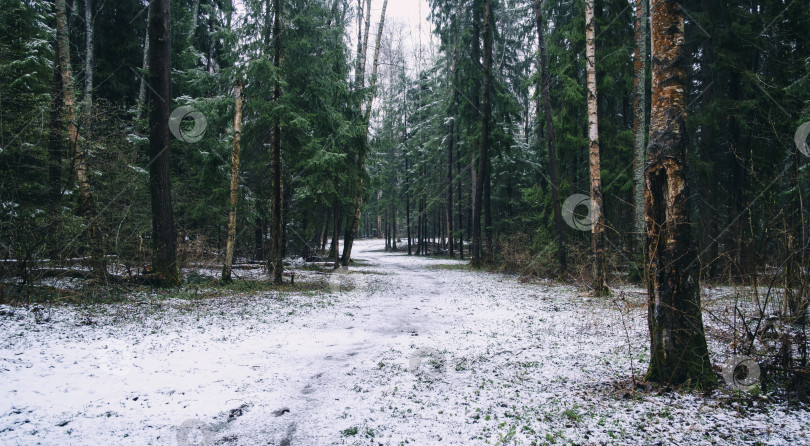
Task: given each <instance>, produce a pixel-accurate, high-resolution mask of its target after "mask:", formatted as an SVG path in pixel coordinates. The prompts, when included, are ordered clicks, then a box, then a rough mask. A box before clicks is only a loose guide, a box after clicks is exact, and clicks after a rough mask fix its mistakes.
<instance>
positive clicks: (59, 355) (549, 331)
mask: <svg viewBox="0 0 810 446" xmlns="http://www.w3.org/2000/svg"><path fill="white" fill-rule="evenodd" d="M381 248H382V242H381V241H379V240H358V241H357V242H356V245H355V258H356V259H358V266H357V267H352V268H351V270H350V271H348V272H336V273H332V274H328V275H326V274H320V273H313V272H308V271H306V270H300V271H299V273H298V275H297V277H302V278H303V280H316V279H319V278H320V279H322V280H327V281H328V284H329V286H328V289H327V290H326V291H311V292H301V293H295V294H287V293H282V294H279V293H277V292H263V293H257V294H255V295H249V296H232V297H227V298H217V299H204V300H202V299H201V300H197V301H194V302H188V301H182V300H180V299H173V300H172V299H170V300H165V301H163V302H162V303H161V304H160V305H155V304H151V305H136V304H132V305H128V304H127V305H116V306H112V305H111V306H104V307H102V308H94V309H87V308H77V307H52V308H45V309H39V310H36V311H34V310H29V311H26V310H22V309H19V308H11V307H3V308H2V310H3V314H2V316H0V334H2V336H3V342H2V345H1V346H0V383H2V384H0V401H2V403H0V404H2V406H0V443H2V444H116V445H117V444H137V445H142V444H155V445H158V444H160V445H164V444H165V445H191V444H198V445H213V444H222V445H259V444H268V445H302V446H309V445H325V444H326V445H328V444H370V443H372V441H373V443H376V444H392V445H395V444H396V445H398V444H403V443H407V444H415V445H430V444H439V443H441V444H454V445H470V444H551V443H558V444H559V443H569V442H571V443H575V444H609V443H616V444H634V443H637V444H651V443H656V442H664V443H673V442H674V443H680V444H699V443H704V442H714V443H719V444H724V443H728V444H739V443H741V442H748V441H753V440H760V441H762V440H766V441H769V442H772V443H774V444H780V443H781V444H799V443H805V442H807V434H808V427H807V426H808V420H810V417H809V416H808V413H807V412H805V411H801V410H792V411H787V410H785V409H784V408H782V407H778V406H776V407H774V406H771V407H770V408H768V409H767V410H758V409H756V408H753V409H750V408H749V409H742V408H741V407H739V406H735V403H734V402H733V400H732V399H729V398H724V397H722V394H718V395H716V396H713V397H711V398H703V397H701V396H698V395H692V394H678V393H668V394H664V395H663V396H655V395H650V394H646V393H631V390H630V386H629V384H628V383H629V382H630V377H631V374H632V373H633V372H635V374H636V375H638V374H639V372H640V371H642V372H643V369H644V367H645V366H646V361H648V359H647V356H646V355H647V353H646V352H647V349H646V345H647V342H648V341H647V328H646V317H645V312H644V306H643V298H642V296H641V295H640V294H635V293H625V294H624V295H625V297H626V298H625V299H615V300H610V299H604V300H595V299H591V298H588V297H587V296H585V295H583V294H581V293H579V292H578V291H577V290H576V289H575V288H574V287H571V286H560V285H555V284H552V283H535V284H524V283H520V282H519V281H518V280H517V279H516V277H513V276H507V275H499V274H489V273H484V272H477V271H471V270H469V269H468V268H467V267H466V265H465V264H464V263H463V262H460V261H455V260H448V259H436V258H424V257H416V256H407V255H405V254H401V253H385V252H383V251H382V249H381ZM297 280H301V279H297ZM628 291H632V290H628ZM620 309H621V310H620ZM625 327H626V329H625ZM628 339H629V345H628ZM715 350H716V349H715ZM631 360H632V363H631ZM741 410H745V412H744V414H742V415H741V413H742V412H741Z"/></svg>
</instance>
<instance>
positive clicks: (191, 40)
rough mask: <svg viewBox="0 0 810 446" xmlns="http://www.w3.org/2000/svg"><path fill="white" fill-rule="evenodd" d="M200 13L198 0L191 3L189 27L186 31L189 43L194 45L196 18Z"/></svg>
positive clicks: (197, 18)
mask: <svg viewBox="0 0 810 446" xmlns="http://www.w3.org/2000/svg"><path fill="white" fill-rule="evenodd" d="M199 15H200V0H194V3H192V4H191V29H190V30H189V31H188V40H189V45H191V46H194V34H196V33H197V20H199Z"/></svg>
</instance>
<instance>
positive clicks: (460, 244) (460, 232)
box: [454, 136, 464, 259]
mask: <svg viewBox="0 0 810 446" xmlns="http://www.w3.org/2000/svg"><path fill="white" fill-rule="evenodd" d="M454 137H455V136H454ZM457 141H458V140H457ZM460 146H461V145H460V144H458V143H457V144H456V174H457V175H458V176H457V181H458V183H457V186H458V187H456V193H457V194H458V195H457V196H456V198H458V200H457V201H458V255H459V258H461V259H463V258H464V209H463V207H462V204H461V178H462V177H461V147H460Z"/></svg>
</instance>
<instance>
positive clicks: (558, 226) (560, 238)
mask: <svg viewBox="0 0 810 446" xmlns="http://www.w3.org/2000/svg"><path fill="white" fill-rule="evenodd" d="M534 15H535V19H536V21H537V43H538V46H539V48H540V53H539V56H538V57H539V60H538V61H537V64H538V65H539V66H540V89H541V91H542V93H543V113H544V114H545V116H546V130H547V131H546V134H547V135H548V136H547V141H548V160H549V168H550V170H551V201H553V202H554V232H555V234H556V239H557V262H558V263H559V267H560V275H562V274H564V273H565V270H566V267H567V265H566V263H567V262H566V253H565V239H564V235H565V233H564V226H563V219H562V209H561V205H560V180H559V174H558V171H557V142H556V136H555V133H554V118H553V115H552V114H551V92H550V87H549V72H548V53H547V51H546V34H545V32H546V31H545V26H546V22H545V17H543V5H542V2H541V0H534ZM540 110H541V109H540V95H537V116H538V117H539V116H540ZM537 129H538V133H541V132H542V130H543V126H542V124H541V123H539V122H538V126H537Z"/></svg>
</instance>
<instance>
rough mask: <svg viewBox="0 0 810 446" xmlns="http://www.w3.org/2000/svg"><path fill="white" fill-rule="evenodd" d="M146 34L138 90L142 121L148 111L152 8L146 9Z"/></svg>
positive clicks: (138, 114) (139, 117) (139, 116)
mask: <svg viewBox="0 0 810 446" xmlns="http://www.w3.org/2000/svg"><path fill="white" fill-rule="evenodd" d="M146 9H147V11H146V34H145V36H144V38H143V67H142V69H141V85H140V87H139V88H138V113H137V119H138V120H139V121H140V120H141V117H142V116H143V112H144V110H145V109H146V79H147V77H149V23H150V22H151V20H152V19H151V18H152V8H146Z"/></svg>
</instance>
